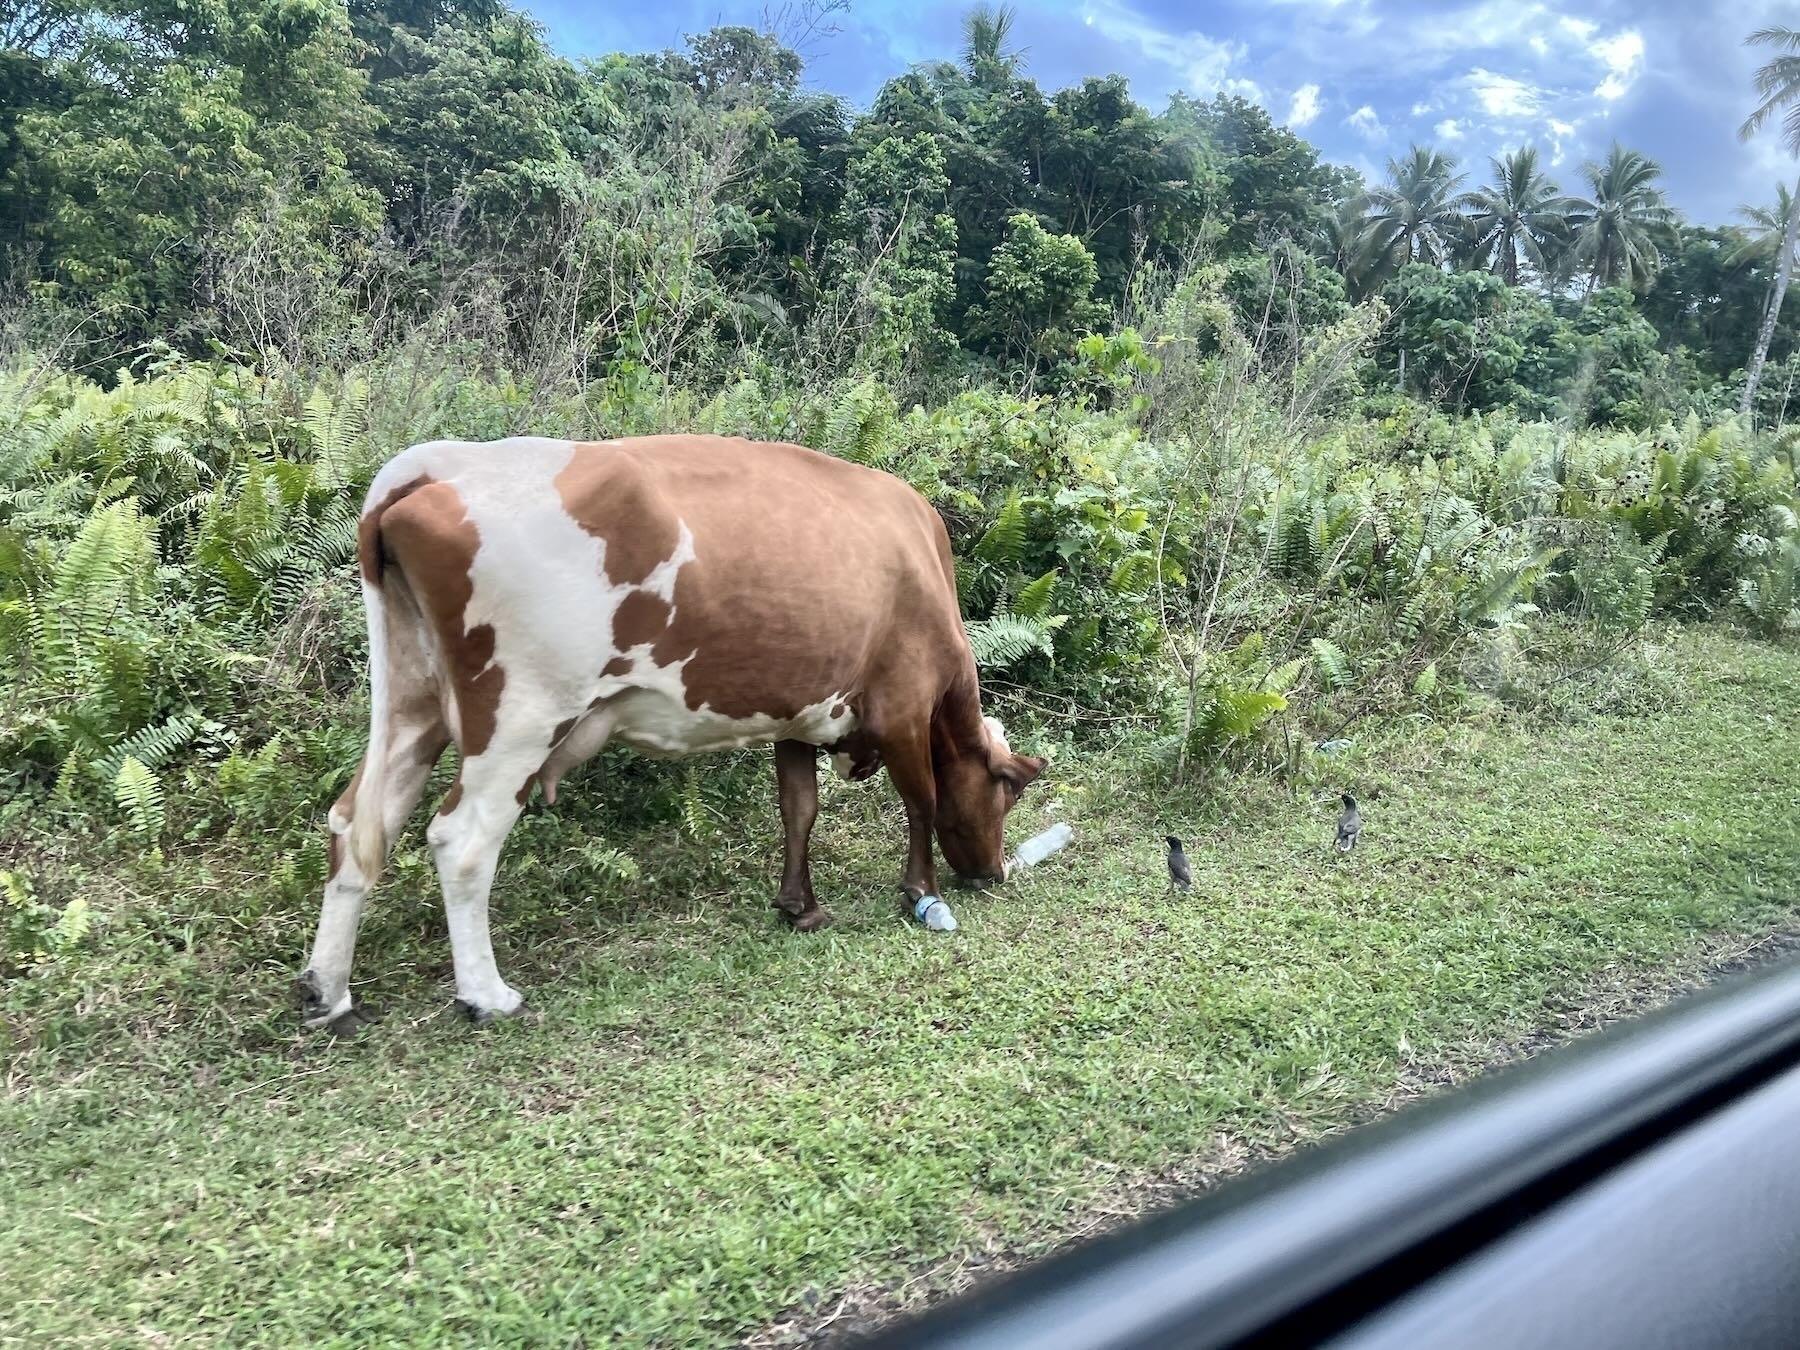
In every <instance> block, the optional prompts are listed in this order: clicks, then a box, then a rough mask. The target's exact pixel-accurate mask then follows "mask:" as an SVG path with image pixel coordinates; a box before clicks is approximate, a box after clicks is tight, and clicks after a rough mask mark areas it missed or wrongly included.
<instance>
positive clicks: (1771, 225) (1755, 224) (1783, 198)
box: [1726, 183, 1794, 267]
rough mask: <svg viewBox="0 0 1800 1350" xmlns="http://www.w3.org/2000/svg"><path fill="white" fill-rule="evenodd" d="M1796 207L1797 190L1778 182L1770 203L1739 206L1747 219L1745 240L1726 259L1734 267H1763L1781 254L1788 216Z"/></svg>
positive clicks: (1739, 212)
mask: <svg viewBox="0 0 1800 1350" xmlns="http://www.w3.org/2000/svg"><path fill="white" fill-rule="evenodd" d="M1793 210H1794V192H1793V189H1792V188H1790V187H1788V185H1787V184H1786V183H1777V184H1776V185H1775V201H1774V204H1773V205H1770V206H1740V207H1738V209H1737V213H1738V215H1739V216H1741V217H1742V218H1743V219H1744V220H1745V221H1747V222H1748V225H1747V227H1746V228H1745V229H1744V231H1743V233H1744V235H1745V238H1744V242H1743V243H1741V244H1739V245H1738V246H1737V247H1736V248H1734V249H1732V250H1731V254H1730V256H1729V257H1728V258H1727V259H1726V261H1727V262H1729V263H1730V264H1731V265H1732V266H1733V267H1744V266H1748V267H1761V266H1763V265H1765V264H1767V263H1772V262H1775V261H1776V260H1777V259H1778V258H1779V257H1780V256H1781V239H1782V236H1783V235H1785V234H1786V233H1787V222H1788V217H1789V216H1790V215H1792V214H1793Z"/></svg>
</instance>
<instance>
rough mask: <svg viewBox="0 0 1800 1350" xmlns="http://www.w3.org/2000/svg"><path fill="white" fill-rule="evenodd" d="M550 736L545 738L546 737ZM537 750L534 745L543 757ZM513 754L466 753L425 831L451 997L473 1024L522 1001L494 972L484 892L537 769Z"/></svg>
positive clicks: (519, 1005) (517, 1006) (503, 1014)
mask: <svg viewBox="0 0 1800 1350" xmlns="http://www.w3.org/2000/svg"><path fill="white" fill-rule="evenodd" d="M547 739H548V738H546V740H547ZM541 754H542V752H541V751H540V752H539V757H540V758H541ZM510 761H516V757H514V756H507V755H504V754H496V753H494V752H491V751H490V752H489V753H487V754H483V755H480V756H477V757H476V758H474V759H469V760H464V761H463V766H462V770H461V772H459V773H458V774H457V777H456V784H455V786H453V787H452V788H451V789H450V794H449V796H447V797H446V798H445V799H444V804H443V805H442V806H441V807H439V808H438V814H437V818H436V819H435V820H433V821H432V822H431V828H430V829H429V830H427V831H426V838H427V839H429V840H430V842H431V849H432V854H433V856H434V857H435V858H436V860H437V870H438V880H439V881H440V882H441V883H442V885H443V888H444V919H445V922H446V924H447V925H448V926H449V929H450V950H451V954H452V955H453V956H454V958H455V961H456V1001H457V1003H458V1005H460V1006H461V1007H462V1009H463V1010H464V1011H465V1012H467V1013H468V1014H469V1016H470V1017H471V1018H473V1019H474V1020H475V1022H476V1023H477V1024H478V1025H483V1024H486V1023H488V1022H492V1021H493V1020H494V1019H496V1018H499V1017H508V1016H511V1015H512V1014H513V1013H516V1012H518V1011H519V1010H520V1009H521V1008H523V1007H524V1006H525V1000H524V998H523V997H521V996H520V994H519V991H518V990H516V989H514V988H513V987H512V986H511V985H509V984H507V983H506V981H505V980H503V979H501V978H500V971H499V968H498V967H497V966H496V965H495V963H494V943H493V938H492V936H491V935H490V933H489V929H488V893H489V892H490V891H491V890H492V889H493V885H494V872H495V869H496V868H497V867H498V866H499V864H500V849H501V847H502V846H503V845H504V844H505V843H506V836H507V834H508V833H510V832H511V830H512V827H513V822H515V821H516V820H518V818H519V812H520V811H521V810H522V809H523V803H524V801H525V797H526V792H525V790H524V788H523V787H522V786H521V785H522V784H526V783H527V782H528V780H529V777H530V775H531V774H533V773H536V772H537V767H538V765H537V762H536V761H535V760H534V761H533V762H532V763H530V764H529V765H527V764H525V763H523V762H522V761H518V762H510Z"/></svg>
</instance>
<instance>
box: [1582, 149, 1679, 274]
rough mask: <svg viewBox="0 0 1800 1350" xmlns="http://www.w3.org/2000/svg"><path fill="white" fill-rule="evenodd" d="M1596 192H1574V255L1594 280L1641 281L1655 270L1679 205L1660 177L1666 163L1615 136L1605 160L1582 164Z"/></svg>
mask: <svg viewBox="0 0 1800 1350" xmlns="http://www.w3.org/2000/svg"><path fill="white" fill-rule="evenodd" d="M1581 172H1582V174H1583V175H1584V176H1585V177H1586V178H1587V180H1588V188H1589V190H1590V191H1591V192H1592V193H1593V196H1592V197H1587V198H1582V197H1571V198H1570V199H1569V202H1568V208H1567V209H1568V213H1569V225H1570V228H1571V230H1572V231H1573V233H1574V260H1575V262H1576V263H1577V264H1579V265H1581V266H1583V267H1585V268H1586V269H1587V290H1588V291H1589V292H1592V291H1593V289H1594V287H1595V286H1619V285H1629V286H1633V287H1638V286H1642V285H1643V284H1644V283H1645V282H1647V281H1649V280H1650V277H1651V276H1652V274H1654V273H1655V271H1656V263H1657V258H1658V245H1659V244H1660V242H1661V239H1662V236H1663V235H1664V234H1666V233H1667V231H1668V230H1669V228H1670V227H1671V226H1673V225H1674V223H1675V209H1674V208H1673V207H1671V206H1670V205H1669V202H1668V199H1667V198H1666V197H1664V196H1663V192H1662V189H1661V188H1659V187H1657V186H1656V180H1657V179H1658V178H1661V177H1662V165H1660V164H1658V163H1657V162H1656V161H1655V160H1653V159H1651V158H1649V157H1648V156H1646V155H1642V154H1640V153H1638V152H1637V151H1636V150H1627V149H1625V148H1624V147H1622V146H1621V145H1620V144H1619V143H1618V142H1617V141H1614V142H1613V143H1612V149H1611V150H1610V151H1609V152H1608V153H1607V156H1606V160H1605V162H1604V163H1600V164H1595V163H1592V162H1590V163H1588V164H1584V165H1583V166H1582V169H1581Z"/></svg>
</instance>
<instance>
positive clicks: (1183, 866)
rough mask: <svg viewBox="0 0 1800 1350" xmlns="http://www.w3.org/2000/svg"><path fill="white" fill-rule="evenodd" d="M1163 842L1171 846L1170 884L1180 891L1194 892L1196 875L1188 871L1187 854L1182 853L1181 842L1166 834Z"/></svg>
mask: <svg viewBox="0 0 1800 1350" xmlns="http://www.w3.org/2000/svg"><path fill="white" fill-rule="evenodd" d="M1163 842H1164V843H1165V844H1167V845H1168V846H1169V884H1170V885H1171V886H1173V887H1174V888H1175V889H1176V890H1178V891H1189V890H1192V889H1193V887H1194V874H1193V873H1192V872H1190V871H1189V870H1188V860H1187V854H1186V853H1183V852H1182V851H1181V840H1179V839H1177V838H1176V837H1175V836H1174V835H1172V834H1165V835H1164V836H1163Z"/></svg>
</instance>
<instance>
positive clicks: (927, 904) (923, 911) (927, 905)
mask: <svg viewBox="0 0 1800 1350" xmlns="http://www.w3.org/2000/svg"><path fill="white" fill-rule="evenodd" d="M913 917H914V918H915V919H917V920H918V921H919V922H920V923H922V924H924V925H925V926H926V927H927V928H929V929H930V930H931V931H932V932H934V933H954V932H955V931H956V916H955V915H954V914H952V913H951V912H950V906H948V905H946V904H945V903H944V898H943V897H942V896H940V895H921V896H920V897H919V903H918V904H916V905H914V906H913Z"/></svg>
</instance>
